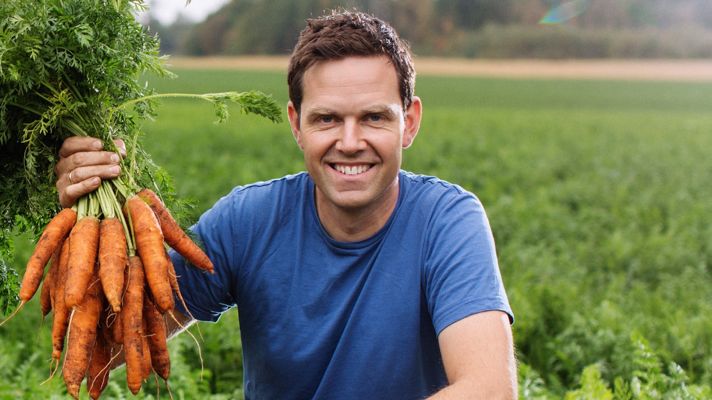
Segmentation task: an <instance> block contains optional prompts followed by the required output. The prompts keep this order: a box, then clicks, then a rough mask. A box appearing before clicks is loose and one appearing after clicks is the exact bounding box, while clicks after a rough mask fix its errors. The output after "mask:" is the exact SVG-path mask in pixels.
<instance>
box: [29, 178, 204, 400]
mask: <svg viewBox="0 0 712 400" xmlns="http://www.w3.org/2000/svg"><path fill="white" fill-rule="evenodd" d="M132 192H133V191H131V190H129V189H128V188H127V187H126V185H125V184H124V183H122V181H121V180H119V179H114V180H109V181H103V182H102V184H101V186H100V187H99V188H98V189H97V190H96V191H95V192H93V193H90V194H89V195H86V196H84V197H82V198H81V199H79V201H78V202H77V204H76V205H75V206H73V207H72V208H65V209H63V210H62V211H60V212H59V213H58V214H57V215H56V216H55V217H54V218H53V219H52V220H51V221H50V222H49V223H48V224H47V226H46V227H45V229H44V231H43V232H42V235H41V236H40V239H39V241H38V243H37V245H36V247H35V250H34V252H33V254H32V256H31V257H30V259H29V261H28V263H27V268H26V271H25V274H24V276H23V279H22V286H21V289H20V294H19V296H20V300H21V303H20V306H19V307H18V310H19V309H20V308H22V306H23V305H24V304H25V303H27V302H28V301H29V300H30V299H31V298H32V297H33V296H34V295H35V293H36V292H37V290H38V289H39V286H40V283H41V282H42V281H43V282H44V283H43V284H42V290H41V292H40V305H41V309H42V314H43V316H46V315H47V314H49V313H50V312H53V321H52V362H53V363H55V366H54V368H53V370H54V371H56V369H57V367H58V366H59V364H60V360H61V357H62V353H63V352H64V362H63V366H62V372H63V377H64V381H65V384H66V387H67V391H68V393H69V394H70V395H71V396H72V397H74V398H78V396H79V390H80V386H81V383H82V381H83V380H84V378H85V377H86V385H87V389H88V392H89V394H90V396H91V397H92V398H93V399H97V398H98V397H99V396H100V395H101V392H102V391H103V390H104V389H105V388H106V386H107V384H108V375H109V371H110V370H111V365H112V363H113V362H114V361H115V359H116V358H117V357H119V356H120V354H121V353H123V357H124V360H125V362H126V372H127V386H128V388H129V389H130V390H131V392H132V393H133V394H136V393H138V391H139V390H140V389H141V385H142V383H143V381H144V380H145V379H147V378H148V377H149V376H150V374H151V371H155V373H156V374H157V375H158V376H160V377H161V378H163V379H164V380H165V381H167V380H168V377H169V375H170V360H169V356H168V349H167V345H166V340H167V324H166V318H167V317H168V316H171V317H172V316H173V314H172V310H173V308H174V298H175V297H177V298H179V299H180V300H182V297H181V295H180V290H179V287H178V277H177V276H176V273H175V270H174V268H173V264H172V263H171V260H170V257H169V256H168V253H167V252H166V246H165V244H164V242H165V243H166V244H168V245H169V246H170V247H172V248H173V249H174V250H176V251H177V252H178V253H180V254H181V255H183V256H184V257H185V258H186V259H187V260H188V261H189V262H190V263H191V264H192V265H193V266H195V267H197V268H200V269H202V270H205V271H207V272H210V273H212V272H213V265H212V263H211V262H210V260H209V259H208V257H207V256H206V255H205V253H204V252H203V251H202V250H201V249H200V247H199V246H198V245H196V244H195V242H193V241H192V240H191V239H190V237H188V236H187V235H186V233H185V232H184V231H183V230H182V229H181V228H180V226H179V225H178V224H177V223H176V221H175V220H174V219H173V217H172V216H171V214H170V212H169V211H168V210H167V208H166V207H165V206H164V204H163V202H162V201H161V200H160V198H159V197H158V196H157V195H156V194H155V193H154V192H153V191H151V190H149V189H142V190H139V191H137V192H134V193H132ZM117 194H118V195H117ZM119 198H121V199H122V200H123V207H121V206H120V204H119ZM47 264H49V267H48V271H47V273H46V274H45V266H46V265H47ZM43 277H44V280H43ZM174 296H175V297H174ZM16 312H17V311H16ZM174 320H175V318H174ZM176 323H178V322H177V321H176ZM52 375H54V372H53V373H52Z"/></svg>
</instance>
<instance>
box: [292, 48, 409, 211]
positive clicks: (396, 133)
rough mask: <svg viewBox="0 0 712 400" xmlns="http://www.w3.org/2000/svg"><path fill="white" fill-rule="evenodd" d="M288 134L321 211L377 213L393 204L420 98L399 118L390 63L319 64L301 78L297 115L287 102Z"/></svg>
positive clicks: (362, 60)
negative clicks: (297, 149)
mask: <svg viewBox="0 0 712 400" xmlns="http://www.w3.org/2000/svg"><path fill="white" fill-rule="evenodd" d="M288 112H289V121H290V124H291V126H292V132H293V133H294V137H295V139H296V140H297V143H298V144H299V147H300V148H301V149H302V151H303V152H304V161H305V163H306V168H307V171H308V172H309V175H310V176H311V177H312V179H313V180H314V182H315V183H316V188H317V190H316V196H317V204H318V205H319V207H320V208H321V207H325V206H326V207H335V208H336V209H337V210H339V211H346V212H349V211H359V210H364V209H371V210H378V209H379V208H380V207H389V206H392V205H394V204H395V200H396V199H397V197H398V185H397V183H398V180H397V176H398V170H399V169H400V166H401V156H402V150H403V148H406V147H408V146H410V144H411V143H412V141H413V139H414V138H415V135H416V134H417V132H418V127H419V125H420V115H421V104H420V99H418V98H414V100H413V104H412V105H411V106H410V107H409V108H408V109H407V110H406V111H405V112H404V110H403V106H402V102H401V98H400V95H399V91H398V80H397V76H396V70H395V68H394V67H393V65H392V64H391V63H390V61H389V60H388V58H387V57H385V56H383V57H348V58H345V59H343V60H337V61H325V62H320V63H317V64H315V65H313V66H312V67H310V68H309V69H308V70H307V71H306V72H305V74H304V78H303V100H302V105H301V112H300V113H299V114H297V112H296V109H295V108H294V106H293V104H292V103H291V102H290V103H289V105H288Z"/></svg>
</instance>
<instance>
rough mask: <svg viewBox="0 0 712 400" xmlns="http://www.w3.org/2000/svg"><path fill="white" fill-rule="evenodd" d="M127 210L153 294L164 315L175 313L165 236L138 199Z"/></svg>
mask: <svg viewBox="0 0 712 400" xmlns="http://www.w3.org/2000/svg"><path fill="white" fill-rule="evenodd" d="M126 208H127V209H128V212H129V215H130V218H131V224H132V225H133V230H134V235H135V236H136V249H137V250H138V254H139V256H140V257H141V262H142V263H143V266H144V271H145V273H146V281H147V282H148V286H149V287H150V288H151V294H153V298H154V299H155V301H156V305H157V306H158V309H159V310H160V311H161V312H166V311H168V310H172V309H173V306H174V305H175V303H174V301H173V293H172V292H171V286H170V283H169V282H168V263H169V259H168V255H167V254H166V249H165V247H163V234H162V233H161V228H160V226H159V225H158V220H156V216H155V215H154V214H153V211H151V208H150V207H149V206H148V205H147V204H146V203H145V202H144V201H143V200H142V199H141V198H140V197H138V196H133V197H130V198H129V199H128V200H126ZM124 333H126V332H125V331H124Z"/></svg>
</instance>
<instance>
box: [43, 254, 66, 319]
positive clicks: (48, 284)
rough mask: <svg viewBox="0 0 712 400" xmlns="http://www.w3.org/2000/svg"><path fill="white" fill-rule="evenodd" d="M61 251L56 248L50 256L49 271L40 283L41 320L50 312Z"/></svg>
mask: <svg viewBox="0 0 712 400" xmlns="http://www.w3.org/2000/svg"><path fill="white" fill-rule="evenodd" d="M61 250H62V248H61V247H58V248H57V250H55V251H54V253H53V254H52V258H51V259H50V265H49V271H47V275H46V276H45V278H44V280H43V281H42V290H41V291H40V310H42V318H44V317H46V316H47V314H49V312H50V311H52V303H54V300H52V294H53V292H54V288H53V286H54V280H55V279H56V277H57V269H58V268H59V253H60V251H61Z"/></svg>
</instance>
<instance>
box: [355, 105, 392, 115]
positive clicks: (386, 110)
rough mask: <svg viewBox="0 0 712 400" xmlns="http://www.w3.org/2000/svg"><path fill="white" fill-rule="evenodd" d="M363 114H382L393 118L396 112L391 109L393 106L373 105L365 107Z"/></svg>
mask: <svg viewBox="0 0 712 400" xmlns="http://www.w3.org/2000/svg"><path fill="white" fill-rule="evenodd" d="M363 114H364V115H369V114H383V115H385V116H386V117H388V118H395V117H396V115H397V113H396V112H395V111H394V110H393V107H390V106H388V105H385V104H383V105H375V106H373V107H369V108H366V109H365V110H363Z"/></svg>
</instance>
